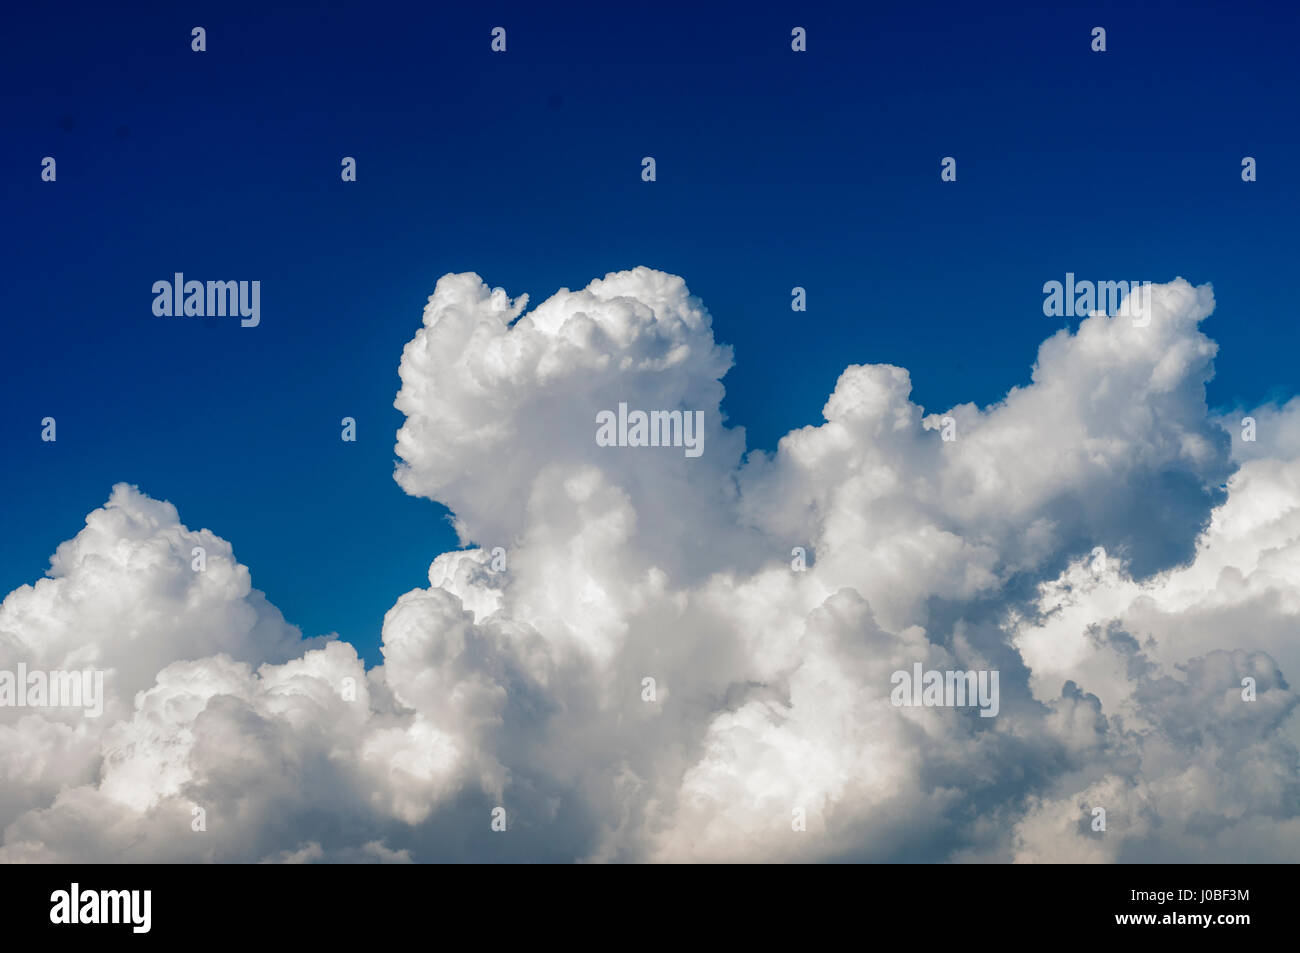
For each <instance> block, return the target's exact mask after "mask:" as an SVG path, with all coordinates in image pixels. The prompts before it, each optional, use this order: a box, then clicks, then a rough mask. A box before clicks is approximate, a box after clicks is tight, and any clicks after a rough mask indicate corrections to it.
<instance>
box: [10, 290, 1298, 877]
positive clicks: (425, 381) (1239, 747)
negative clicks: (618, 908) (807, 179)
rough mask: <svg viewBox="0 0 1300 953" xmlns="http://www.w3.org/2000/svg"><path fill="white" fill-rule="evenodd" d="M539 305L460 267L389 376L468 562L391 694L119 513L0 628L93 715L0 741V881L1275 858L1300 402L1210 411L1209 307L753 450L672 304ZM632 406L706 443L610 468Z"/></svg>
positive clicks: (718, 376)
mask: <svg viewBox="0 0 1300 953" xmlns="http://www.w3.org/2000/svg"><path fill="white" fill-rule="evenodd" d="M527 303H528V301H527V296H522V297H520V298H517V299H513V300H512V299H511V298H510V297H509V296H508V295H507V294H506V292H505V291H504V290H502V289H500V288H496V289H490V288H488V287H487V286H486V285H485V284H484V283H483V282H482V281H481V280H480V279H479V277H478V276H477V275H473V274H461V275H447V276H445V277H443V278H442V279H441V280H440V281H439V282H438V285H437V288H436V290H435V292H434V294H433V295H432V296H431V297H430V298H429V303H428V306H427V307H426V308H425V311H424V319H423V326H422V327H421V328H420V330H419V331H418V332H417V333H416V335H415V337H414V338H413V339H412V340H411V341H410V342H409V343H408V344H407V346H406V348H405V350H404V351H403V354H402V358H401V365H400V374H401V381H402V386H401V389H400V391H399V392H398V395H397V399H396V406H397V407H398V409H400V410H401V411H402V412H403V413H404V414H405V415H406V422H405V424H404V425H403V427H402V428H401V430H400V431H399V432H398V434H397V448H396V449H397V454H398V456H399V457H400V463H399V466H398V468H397V472H396V474H395V476H396V479H397V481H398V483H399V484H400V485H401V487H402V488H403V489H404V490H405V491H406V492H408V493H410V494H413V495H417V496H425V497H428V498H429V499H431V500H436V501H438V502H440V503H443V504H445V505H446V506H447V507H449V508H450V510H451V511H452V513H453V514H454V519H455V526H456V530H457V532H458V534H459V536H460V539H461V542H462V544H463V545H464V546H465V547H466V548H464V549H461V550H458V551H455V552H449V553H443V554H441V555H437V557H436V558H435V559H434V560H433V562H432V565H431V566H430V569H429V587H428V588H426V589H418V590H415V591H412V592H409V593H407V594H405V595H404V596H402V597H401V598H400V599H399V600H398V601H397V604H396V605H394V606H393V607H392V608H391V609H390V610H389V612H388V613H387V615H386V616H385V619H384V627H383V646H382V650H383V656H384V662H383V664H382V665H379V666H376V667H374V668H372V669H371V670H369V671H366V670H365V668H364V666H363V664H362V663H361V661H360V659H359V658H358V656H357V654H356V652H355V650H354V649H353V648H352V646H350V645H349V644H347V643H346V642H343V641H340V640H338V639H333V638H320V639H312V640H303V639H301V635H300V633H299V631H298V630H297V629H296V628H295V627H293V626H291V625H289V624H288V623H287V622H286V621H285V620H284V619H283V617H282V616H281V614H280V613H279V611H278V610H276V609H275V607H274V606H272V605H271V604H270V603H268V602H267V600H266V598H265V597H264V596H263V594H262V593H261V592H259V591H258V590H256V589H254V588H252V585H251V576H250V572H249V570H248V569H247V568H246V567H244V566H243V565H241V564H239V563H238V561H237V560H236V558H235V556H234V552H233V549H232V547H231V545H230V544H229V543H227V542H226V541H224V540H222V539H220V538H219V537H217V536H216V535H214V534H213V533H211V532H209V531H208V530H200V531H193V530H190V529H187V528H186V527H185V526H184V525H183V524H182V522H181V520H180V516H179V514H178V513H177V512H176V510H175V508H174V507H172V506H171V505H170V504H168V503H164V502H159V501H157V500H155V499H152V498H150V497H149V496H147V495H146V494H145V493H143V492H141V491H140V490H139V489H137V488H136V487H133V486H129V485H126V484H121V485H118V486H116V487H114V488H113V491H112V495H111V497H110V498H109V500H108V502H107V503H106V504H105V506H104V507H103V508H101V509H98V510H96V511H95V512H93V513H91V514H90V515H89V516H88V517H87V520H86V528H85V529H84V530H82V531H81V532H80V533H78V535H77V536H76V537H75V538H74V539H72V540H69V541H67V542H65V543H63V544H62V545H60V546H59V547H58V549H57V551H56V553H55V555H54V556H53V557H52V559H51V568H50V570H49V572H48V574H47V578H45V579H42V580H39V581H38V582H36V583H35V585H34V586H23V587H21V588H19V589H18V590H15V591H14V592H12V593H10V594H9V596H8V597H7V598H6V599H5V600H4V603H3V605H0V670H13V669H15V668H16V667H17V666H18V664H19V663H23V664H25V665H27V666H28V667H29V668H37V667H40V668H44V669H50V670H54V669H74V670H80V669H86V668H96V669H102V670H103V671H105V673H106V676H105V693H106V696H107V697H106V700H105V708H104V714H103V715H102V716H101V717H99V718H97V719H91V718H85V717H82V716H81V714H80V713H78V712H76V711H72V710H58V709H37V708H13V707H0V831H3V838H2V840H0V860H3V861H9V862H14V861H147V860H162V861H194V860H209V861H266V862H320V861H352V862H411V861H417V862H418V861H438V860H545V861H640V860H652V861H689V860H715V861H717V860H721V861H728V860H735V861H749V860H772V861H782V860H870V861H903V860H905V861H958V862H961V861H1098V862H1107V861H1120V862H1123V861H1158V860H1174V861H1198V860H1199V861H1210V860H1214V861H1224V860H1229V861H1231V860H1239V861H1262V860H1282V859H1293V858H1294V857H1295V856H1297V854H1298V853H1300V755H1298V754H1297V747H1296V740H1297V732H1296V727H1295V723H1296V718H1295V716H1294V709H1295V708H1296V705H1297V696H1296V694H1295V693H1294V692H1293V691H1292V690H1291V688H1290V687H1289V686H1288V683H1287V681H1286V679H1285V677H1284V675H1283V673H1284V672H1294V671H1295V670H1296V669H1297V667H1298V666H1300V641H1297V639H1296V638H1295V632H1296V619H1297V613H1300V401H1293V402H1291V403H1290V404H1287V405H1285V406H1280V407H1278V406H1272V405H1269V406H1266V407H1261V408H1256V409H1255V410H1253V411H1242V413H1241V414H1230V415H1227V416H1226V417H1223V418H1218V417H1215V416H1213V415H1211V414H1210V413H1209V412H1208V410H1207V407H1206V403H1205V384H1206V382H1207V381H1208V380H1209V379H1210V377H1211V376H1212V374H1213V359H1214V356H1215V350H1216V347H1215V344H1214V343H1213V341H1211V340H1210V339H1209V338H1208V337H1206V336H1205V335H1204V334H1203V333H1202V332H1201V330H1200V327H1199V325H1200V322H1201V321H1202V320H1203V319H1205V318H1206V317H1207V316H1208V315H1209V314H1210V313H1211V311H1212V310H1213V306H1214V302H1213V295H1212V293H1211V291H1210V289H1209V288H1208V286H1206V287H1200V288H1194V287H1192V286H1191V285H1189V284H1188V283H1187V282H1186V281H1183V280H1182V279H1178V280H1175V281H1173V282H1171V283H1169V284H1165V285H1158V286H1155V287H1154V289H1153V295H1152V300H1151V303H1150V313H1149V315H1146V317H1148V318H1149V321H1147V322H1146V323H1145V326H1136V325H1135V323H1134V322H1133V321H1132V320H1129V319H1126V318H1110V317H1107V316H1105V315H1103V314H1094V315H1092V316H1091V317H1088V318H1086V319H1084V320H1083V321H1082V322H1080V324H1079V326H1078V328H1077V330H1076V331H1074V332H1073V333H1071V332H1069V331H1068V330H1062V331H1060V332H1058V333H1057V334H1055V335H1054V336H1052V337H1051V338H1049V339H1048V340H1046V341H1045V342H1043V344H1042V345H1041V347H1040V349H1039V352H1038V357H1037V361H1036V362H1035V365H1034V369H1033V375H1032V378H1031V381H1030V383H1028V384H1027V385H1025V386H1021V387H1014V388H1012V389H1011V390H1010V391H1009V392H1008V393H1007V395H1006V397H1005V398H1003V399H1002V400H1001V401H999V402H998V403H997V404H994V405H992V406H989V407H985V408H979V407H976V406H974V405H970V404H964V405H960V406H958V407H954V408H950V409H948V410H946V411H944V412H941V413H927V412H926V411H925V410H924V409H923V408H922V407H920V406H918V405H917V404H915V403H913V402H912V401H911V399H910V390H911V385H910V380H909V377H908V373H907V371H905V370H903V369H901V368H897V367H891V366H887V365H865V366H864V365H854V366H851V367H849V368H847V369H846V370H845V371H844V372H843V374H842V375H841V376H840V378H839V380H838V381H837V382H836V384H835V388H834V391H833V392H832V393H831V394H830V396H829V398H828V399H827V401H826V405H825V407H824V409H823V417H824V421H823V422H822V423H820V424H816V425H809V426H807V427H804V428H802V429H799V430H796V431H793V432H791V433H789V434H787V435H786V436H785V437H784V438H783V439H782V440H781V441H780V443H779V445H778V447H777V449H776V451H775V452H774V453H771V454H768V453H762V452H753V453H748V454H747V453H746V450H745V437H744V431H743V429H741V428H739V427H733V426H729V425H728V422H727V421H726V419H725V418H724V417H723V415H722V413H721V410H720V404H721V400H722V397H723V393H724V391H723V386H722V383H721V381H722V378H723V376H724V375H725V374H726V372H727V370H728V368H729V367H730V366H731V363H732V354H731V351H730V349H729V348H727V347H725V346H722V345H719V344H718V343H716V342H715V341H714V339H713V333H712V328H711V324H710V318H709V315H708V312H707V310H706V309H705V307H704V305H703V303H702V302H701V301H699V300H698V299H697V298H695V297H693V296H692V295H691V294H690V293H689V291H688V290H687V288H686V285H685V283H684V281H683V280H682V279H681V278H678V277H675V276H672V275H667V274H663V273H661V272H657V271H652V270H650V269H647V268H636V269H633V270H631V271H626V272H619V273H615V274H610V275H607V276H606V277H605V278H604V279H600V280H597V281H593V282H592V283H591V284H590V285H588V286H587V287H586V288H584V289H582V290H580V291H576V292H573V291H569V290H567V289H565V290H561V291H560V292H558V293H557V294H555V295H553V296H551V297H550V298H549V299H547V300H546V301H545V302H543V303H542V304H541V305H539V306H538V307H536V308H534V309H532V310H531V311H529V310H527ZM620 402H623V403H626V404H627V405H628V406H629V407H635V408H645V409H652V408H653V409H664V410H673V409H679V410H683V411H697V410H698V411H703V415H704V416H703V419H704V421H705V432H704V444H703V446H704V453H703V455H702V456H700V457H698V458H689V457H686V456H685V455H684V454H683V453H682V452H681V451H680V450H675V449H666V448H653V447H608V446H598V445H597V443H596V441H595V439H594V434H595V426H596V425H595V421H596V415H597V414H598V413H599V412H600V411H602V410H610V409H614V408H617V406H618V405H619V403H620ZM1247 413H1249V414H1252V415H1253V416H1254V418H1255V420H1256V421H1257V436H1256V440H1255V441H1254V442H1248V441H1244V440H1243V439H1242V428H1241V427H1240V426H1239V425H1238V420H1239V418H1240V417H1241V416H1244V415H1246V414H1247ZM945 433H946V434H947V436H949V437H951V438H953V439H945ZM196 546H202V547H204V549H205V550H206V552H207V566H206V569H204V570H203V571H197V572H196V571H195V570H194V569H193V566H192V553H193V549H194V547H196ZM796 547H799V548H801V549H802V550H803V551H804V553H805V554H806V559H805V562H806V568H805V569H803V571H799V569H798V568H797V563H798V562H799V560H798V559H796V558H792V557H793V552H792V551H793V550H794V549H795V548H796ZM917 663H920V664H922V665H923V666H924V668H926V669H935V670H940V671H944V670H993V671H997V672H999V673H1000V688H1001V699H1000V709H999V712H998V714H997V716H996V717H994V718H987V719H986V718H980V717H978V715H977V713H976V712H974V711H973V710H970V709H962V708H942V707H939V708H934V707H930V708H924V707H918V708H908V707H895V706H894V704H892V702H891V700H890V690H891V682H890V676H891V673H893V672H895V671H898V670H911V668H912V666H913V665H915V664H917ZM649 679H653V682H652V683H651V682H649V681H647V680H649ZM1243 680H1251V682H1250V684H1251V685H1252V686H1253V691H1254V697H1253V700H1251V701H1247V700H1245V698H1244V697H1243V692H1244V689H1243ZM496 808H502V809H503V810H504V819H505V821H504V823H505V830H504V831H499V830H494V829H493V819H494V815H493V812H494V809H496ZM1098 808H1101V809H1103V810H1104V811H1105V818H1106V827H1105V830H1097V829H1095V818H1096V816H1097V815H1096V809H1098ZM498 814H500V812H498ZM200 815H201V818H202V822H201V824H200V821H199V818H200ZM796 817H798V818H800V819H801V823H796V822H795V821H794V820H793V818H796ZM195 826H204V827H205V828H206V829H205V830H195V829H194V828H195ZM797 828H802V829H797Z"/></svg>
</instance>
